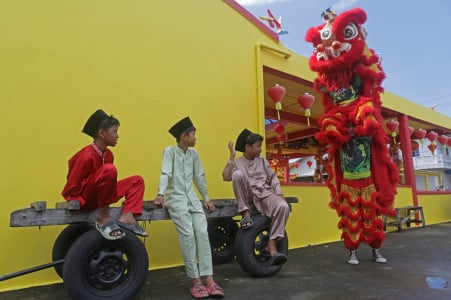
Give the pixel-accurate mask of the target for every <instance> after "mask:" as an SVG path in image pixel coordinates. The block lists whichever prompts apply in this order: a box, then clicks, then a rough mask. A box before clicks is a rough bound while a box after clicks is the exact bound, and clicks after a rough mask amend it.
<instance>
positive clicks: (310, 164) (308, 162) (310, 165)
mask: <svg viewBox="0 0 451 300" xmlns="http://www.w3.org/2000/svg"><path fill="white" fill-rule="evenodd" d="M312 164H313V163H312V161H311V160H308V161H307V166H308V168H309V169H311V168H312Z"/></svg>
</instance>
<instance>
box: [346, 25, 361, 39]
mask: <svg viewBox="0 0 451 300" xmlns="http://www.w3.org/2000/svg"><path fill="white" fill-rule="evenodd" d="M357 34H358V30H357V26H356V25H355V24H354V23H349V24H348V25H347V26H346V27H345V29H344V30H343V36H344V39H345V40H350V39H353V38H355V37H356V36H357Z"/></svg>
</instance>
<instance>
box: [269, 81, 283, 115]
mask: <svg viewBox="0 0 451 300" xmlns="http://www.w3.org/2000/svg"><path fill="white" fill-rule="evenodd" d="M286 93H287V90H286V89H285V88H284V87H283V86H281V85H278V84H275V85H273V86H272V87H270V88H269V89H268V96H269V98H271V100H272V101H273V102H274V103H275V104H276V110H277V118H278V119H279V120H280V114H279V111H280V110H281V109H282V100H283V98H284V97H285V94H286Z"/></svg>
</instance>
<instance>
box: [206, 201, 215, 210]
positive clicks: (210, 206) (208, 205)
mask: <svg viewBox="0 0 451 300" xmlns="http://www.w3.org/2000/svg"><path fill="white" fill-rule="evenodd" d="M204 206H205V208H206V209H208V211H214V210H215V209H216V206H215V205H214V203H213V201H208V202H204Z"/></svg>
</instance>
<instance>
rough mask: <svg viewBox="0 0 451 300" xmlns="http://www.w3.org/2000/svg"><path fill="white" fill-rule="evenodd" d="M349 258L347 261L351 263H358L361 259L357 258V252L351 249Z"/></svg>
mask: <svg viewBox="0 0 451 300" xmlns="http://www.w3.org/2000/svg"><path fill="white" fill-rule="evenodd" d="M349 252H350V254H349V260H348V261H347V263H348V264H350V265H358V264H359V259H358V258H357V252H355V250H354V251H349Z"/></svg>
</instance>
